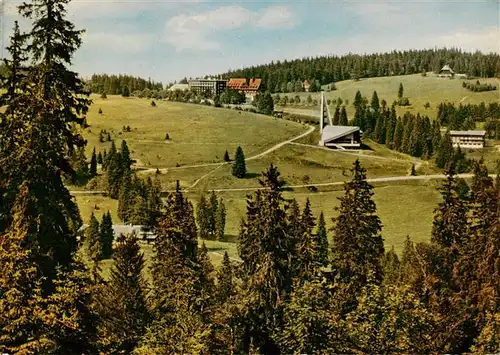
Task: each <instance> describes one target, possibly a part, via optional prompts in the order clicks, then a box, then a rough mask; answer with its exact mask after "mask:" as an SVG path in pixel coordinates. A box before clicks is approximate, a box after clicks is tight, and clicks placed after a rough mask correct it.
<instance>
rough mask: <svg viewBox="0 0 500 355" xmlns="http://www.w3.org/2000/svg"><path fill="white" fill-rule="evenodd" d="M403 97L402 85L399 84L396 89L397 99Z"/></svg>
mask: <svg viewBox="0 0 500 355" xmlns="http://www.w3.org/2000/svg"><path fill="white" fill-rule="evenodd" d="M403 96H404V89H403V83H399V88H398V99H402V98H403Z"/></svg>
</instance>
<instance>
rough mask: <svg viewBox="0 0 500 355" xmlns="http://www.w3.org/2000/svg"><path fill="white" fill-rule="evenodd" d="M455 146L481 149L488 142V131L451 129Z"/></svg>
mask: <svg viewBox="0 0 500 355" xmlns="http://www.w3.org/2000/svg"><path fill="white" fill-rule="evenodd" d="M450 137H451V142H452V144H453V147H454V148H457V147H458V146H460V148H466V149H481V148H484V146H485V142H486V131H450Z"/></svg>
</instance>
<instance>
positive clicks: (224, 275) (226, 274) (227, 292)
mask: <svg viewBox="0 0 500 355" xmlns="http://www.w3.org/2000/svg"><path fill="white" fill-rule="evenodd" d="M234 293H235V287H234V284H233V267H232V266H231V261H230V260H229V255H228V254H227V251H226V252H224V257H223V258H222V263H221V265H220V267H219V270H217V299H218V302H219V303H224V302H226V301H227V300H228V299H229V298H230V297H231V296H233V294H234Z"/></svg>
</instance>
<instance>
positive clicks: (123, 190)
mask: <svg viewBox="0 0 500 355" xmlns="http://www.w3.org/2000/svg"><path fill="white" fill-rule="evenodd" d="M132 190H133V188H132V181H131V176H130V173H127V174H126V175H125V176H124V177H123V180H122V181H121V186H120V194H119V196H118V218H120V219H121V220H122V221H123V222H125V223H127V222H129V221H130V217H131V209H132V203H133V199H134V196H133V191H132Z"/></svg>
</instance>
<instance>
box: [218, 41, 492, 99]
mask: <svg viewBox="0 0 500 355" xmlns="http://www.w3.org/2000/svg"><path fill="white" fill-rule="evenodd" d="M444 65H449V66H450V67H452V68H453V70H454V71H456V72H460V73H466V74H468V75H469V76H472V77H486V78H488V77H495V76H496V77H500V55H499V54H498V53H490V54H483V53H481V52H475V53H470V52H464V51H461V50H458V49H446V48H443V49H424V50H408V51H392V52H390V53H374V54H346V55H342V56H337V55H329V56H318V57H307V58H301V59H293V60H284V61H276V62H274V61H273V62H271V63H268V64H262V65H256V66H250V67H246V68H242V69H238V70H230V71H228V72H226V73H223V74H221V76H222V77H223V78H235V77H242V78H261V79H262V81H263V85H264V86H265V89H266V90H269V91H271V92H297V91H304V81H306V80H308V81H309V82H311V83H314V84H315V85H313V84H311V88H310V91H319V90H320V87H321V85H325V84H330V83H332V82H333V83H334V82H337V81H342V80H349V79H355V80H356V79H361V78H371V77H381V76H393V75H407V74H418V73H425V72H439V70H440V69H441V68H442V67H443V66H444ZM299 89H300V90H299Z"/></svg>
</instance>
